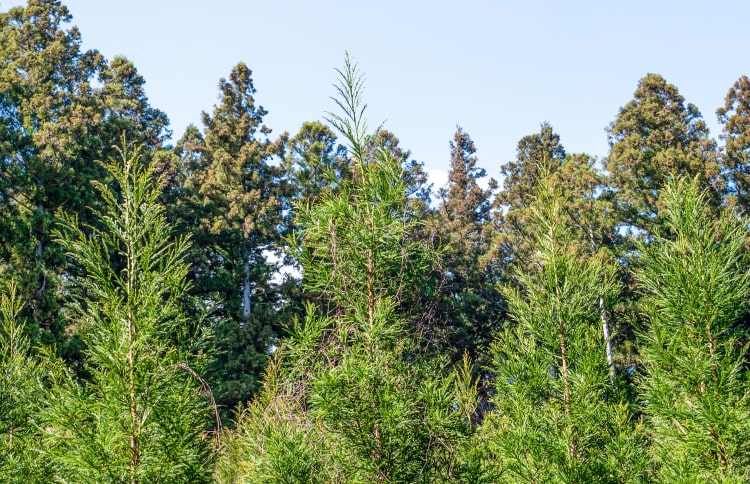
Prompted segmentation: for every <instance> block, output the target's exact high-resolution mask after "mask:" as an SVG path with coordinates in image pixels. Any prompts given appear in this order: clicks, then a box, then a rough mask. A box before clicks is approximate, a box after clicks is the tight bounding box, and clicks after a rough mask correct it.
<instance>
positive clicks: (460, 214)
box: [429, 127, 503, 360]
mask: <svg viewBox="0 0 750 484" xmlns="http://www.w3.org/2000/svg"><path fill="white" fill-rule="evenodd" d="M450 148H451V168H450V171H449V172H448V185H447V187H445V188H443V189H441V190H440V191H439V192H438V196H439V197H440V199H441V203H440V205H439V207H438V209H437V212H436V214H435V216H434V218H433V220H432V221H431V222H430V225H431V227H430V229H429V231H430V232H432V233H434V234H435V235H437V237H438V238H439V240H440V243H441V244H442V245H443V246H444V248H443V251H442V256H443V257H442V263H441V273H440V275H441V277H442V278H444V279H443V280H442V281H441V284H440V285H439V286H438V287H439V291H440V293H439V294H440V296H439V297H440V301H439V305H438V308H437V312H438V313H439V314H437V315H436V316H435V319H437V321H438V324H439V325H441V326H444V327H445V328H446V330H447V331H448V333H449V334H448V335H447V338H446V339H447V340H448V341H449V346H450V351H454V352H455V353H456V354H457V355H458V356H459V357H460V355H461V354H462V353H463V352H464V351H468V352H469V355H470V356H471V357H472V359H474V360H476V359H477V358H478V356H479V353H480V352H481V351H482V350H483V349H486V347H487V346H488V345H489V342H490V341H491V339H492V332H493V330H495V329H497V327H498V325H499V323H500V321H501V320H502V318H503V305H502V303H501V298H499V297H498V295H497V292H496V291H495V283H496V281H497V278H498V277H499V274H497V272H499V271H497V270H496V268H495V267H494V266H492V265H491V264H486V263H485V262H484V260H483V258H484V257H485V256H486V255H487V253H488V252H489V250H490V245H491V242H492V236H493V231H492V228H493V227H492V221H491V212H490V210H491V208H492V204H491V197H492V191H493V190H494V189H495V188H496V182H495V180H493V179H490V181H489V186H488V187H487V188H486V189H485V188H482V187H481V186H480V185H479V182H480V180H481V179H482V178H484V177H485V176H486V172H485V170H484V169H483V168H480V167H478V166H477V158H476V156H475V155H474V153H475V152H476V148H475V147H474V142H473V141H472V140H471V137H470V136H469V135H468V133H466V132H464V131H463V130H462V129H461V128H460V127H459V128H458V129H457V130H456V134H455V135H454V137H453V141H451V143H450ZM436 329H437V328H436Z"/></svg>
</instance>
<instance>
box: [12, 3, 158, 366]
mask: <svg viewBox="0 0 750 484" xmlns="http://www.w3.org/2000/svg"><path fill="white" fill-rule="evenodd" d="M70 21H71V16H70V13H69V12H68V9H67V8H66V7H65V6H63V5H62V4H61V2H60V1H57V0H30V1H29V2H28V4H27V5H26V6H19V7H13V8H11V9H10V10H9V11H7V12H2V13H0V30H1V32H2V35H0V59H1V60H0V93H2V94H0V271H2V273H4V274H5V277H6V278H13V279H14V280H16V281H17V283H18V287H19V291H20V294H21V297H22V299H23V300H24V301H26V302H27V304H26V305H25V306H24V311H23V316H24V317H26V318H27V319H28V321H29V322H30V323H31V324H34V325H36V326H37V327H38V328H39V329H40V330H41V331H40V332H39V333H40V334H39V335H38V338H40V339H41V340H42V341H43V342H45V343H49V344H55V346H56V348H57V350H58V352H59V354H60V355H62V356H64V357H65V358H66V360H67V361H68V363H69V364H70V365H71V366H72V367H75V368H78V369H80V364H81V363H80V358H81V354H80V340H78V338H77V337H76V335H75V334H73V332H72V331H69V330H67V329H66V328H65V324H64V320H63V318H62V317H61V315H60V309H61V307H62V305H63V301H62V298H61V294H60V293H59V291H56V288H57V287H59V286H60V285H61V284H62V281H63V280H64V279H65V278H66V277H70V274H63V272H64V271H65V269H66V266H65V257H64V255H63V251H62V249H61V248H60V247H59V246H58V245H57V244H56V243H55V242H54V240H52V239H53V238H52V235H51V230H52V228H53V227H54V226H55V224H56V222H57V221H56V219H55V213H56V211H57V210H58V209H59V208H61V207H65V210H67V211H68V212H69V213H74V214H76V215H77V216H78V217H79V219H80V220H81V221H88V220H89V219H90V217H89V215H90V212H89V209H88V208H87V207H95V206H96V205H97V204H98V200H97V195H96V192H95V191H94V190H93V189H92V188H91V183H90V181H91V180H99V181H102V182H105V183H106V182H107V176H108V175H107V174H106V173H105V171H104V170H103V169H102V168H101V167H100V166H99V165H98V164H96V163H94V161H93V160H97V159H107V157H108V156H110V155H111V154H112V153H113V152H112V148H111V146H112V145H113V144H116V143H117V140H118V139H119V137H120V136H122V135H123V134H125V135H127V136H128V139H130V140H132V141H134V142H138V143H143V144H145V145H146V146H148V147H149V148H153V147H157V146H158V145H160V144H161V142H162V141H163V140H164V137H165V127H166V125H167V124H168V120H167V117H166V115H164V113H162V112H161V111H159V110H156V109H154V108H152V107H150V106H149V104H148V100H147V98H146V96H145V93H144V91H143V84H144V80H143V78H142V77H141V76H140V75H138V73H137V71H136V70H135V67H134V66H133V65H132V64H131V63H130V62H129V61H127V60H126V59H124V58H115V59H113V60H112V61H111V62H109V63H108V62H107V61H106V60H105V59H104V58H103V57H102V55H101V54H100V53H98V52H97V51H94V50H90V51H83V50H82V49H81V34H80V32H79V31H78V29H77V28H76V27H71V26H69V25H68V24H69V23H70ZM34 333H36V332H34ZM71 335H72V336H71ZM34 337H35V339H36V338H37V335H36V334H34Z"/></svg>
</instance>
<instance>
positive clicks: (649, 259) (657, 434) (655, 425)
mask: <svg viewBox="0 0 750 484" xmlns="http://www.w3.org/2000/svg"><path fill="white" fill-rule="evenodd" d="M701 187H702V180H701V179H700V178H696V179H694V180H688V179H686V178H680V179H678V180H675V181H673V182H670V183H669V184H667V185H666V186H665V188H664V190H663V192H662V193H663V198H664V206H663V209H662V211H661V213H660V217H661V218H662V219H663V220H664V222H665V224H664V226H663V227H662V228H661V230H660V231H659V232H658V233H656V234H655V240H654V242H653V243H652V244H649V245H648V246H644V247H641V250H642V261H641V268H640V269H639V271H638V272H637V273H636V277H637V281H638V284H639V288H640V289H641V291H642V292H643V296H644V297H643V298H642V300H641V302H640V308H641V310H642V312H643V313H644V315H645V316H646V318H647V322H646V329H645V330H644V332H643V334H642V335H641V345H640V349H641V354H642V365H643V370H644V373H643V375H642V378H641V379H640V382H639V392H640V397H641V400H642V402H643V405H644V408H643V410H644V412H645V414H646V415H647V418H648V425H649V433H650V434H651V435H652V439H653V453H654V456H655V460H656V464H657V466H658V481H659V482H738V483H739V482H747V480H748V478H750V453H748V446H747V442H748V441H749V439H750V400H749V399H748V395H750V385H749V384H748V374H747V362H748V356H749V355H748V348H747V345H746V344H743V343H742V342H741V338H743V337H746V335H747V328H746V327H745V326H743V325H742V324H741V318H742V316H743V315H744V314H745V313H746V312H747V297H748V293H750V275H749V274H748V271H747V267H748V260H747V253H746V252H745V250H744V248H743V240H744V239H745V236H746V228H745V227H746V225H745V223H744V222H743V221H741V220H738V219H737V218H736V217H735V216H734V215H733V214H731V213H730V212H728V211H726V210H722V211H721V213H720V214H719V215H716V214H715V213H713V212H712V210H711V209H710V200H711V198H710V195H709V194H708V193H706V191H705V190H702V189H701Z"/></svg>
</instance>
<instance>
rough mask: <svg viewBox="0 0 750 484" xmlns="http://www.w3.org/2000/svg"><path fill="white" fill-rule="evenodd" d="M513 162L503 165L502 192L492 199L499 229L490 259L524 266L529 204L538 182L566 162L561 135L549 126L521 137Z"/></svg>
mask: <svg viewBox="0 0 750 484" xmlns="http://www.w3.org/2000/svg"><path fill="white" fill-rule="evenodd" d="M516 151H517V154H516V161H511V162H509V163H507V164H505V165H503V167H502V169H501V173H502V175H503V178H504V181H503V189H502V190H501V191H500V193H498V195H497V197H496V198H495V208H496V209H498V210H496V212H495V214H496V216H497V217H498V218H499V221H498V226H499V228H500V231H499V233H498V234H497V237H496V241H495V246H496V247H495V249H494V253H493V257H495V258H496V259H497V260H498V261H499V262H513V261H516V260H518V261H519V262H520V263H523V262H524V260H525V258H526V257H527V255H528V254H527V253H528V249H527V248H525V247H523V246H522V244H521V242H522V241H523V240H526V239H528V235H529V231H533V229H531V227H532V225H531V224H530V223H529V216H528V205H529V203H530V200H532V199H533V196H534V193H535V192H536V190H537V189H538V184H539V181H540V180H541V179H542V178H544V177H545V176H547V175H550V174H552V173H554V172H555V171H556V170H557V168H558V167H559V166H560V165H561V164H562V162H563V160H564V159H565V148H564V147H563V145H562V144H561V143H560V136H559V135H558V134H557V133H555V131H554V130H553V129H552V126H551V125H550V124H549V123H543V124H542V126H541V129H540V131H539V133H536V134H532V135H528V136H524V137H523V138H522V139H521V140H520V141H519V142H518V147H517V149H516Z"/></svg>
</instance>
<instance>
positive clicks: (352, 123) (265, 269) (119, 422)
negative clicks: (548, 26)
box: [0, 0, 750, 483]
mask: <svg viewBox="0 0 750 484" xmlns="http://www.w3.org/2000/svg"><path fill="white" fill-rule="evenodd" d="M70 20H71V18H70V15H69V14H68V12H67V9H66V8H65V7H64V6H63V5H62V4H61V3H60V2H58V1H53V0H30V1H29V2H28V4H27V5H26V6H23V7H14V8H12V9H10V10H9V11H7V12H3V13H1V14H0V28H2V37H0V50H1V51H2V57H0V59H2V60H1V61H0V62H1V64H0V127H1V129H0V155H1V156H2V164H1V165H0V213H2V216H1V217H0V240H1V241H2V243H0V259H1V262H0V283H1V284H2V288H3V292H2V294H3V295H2V300H1V301H0V314H1V315H2V327H1V328H0V371H1V372H2V375H3V378H2V379H0V436H1V437H0V476H2V479H6V480H8V481H10V482H52V481H55V480H57V481H61V482H131V483H136V482H203V481H217V482H746V481H747V480H748V479H750V448H749V447H748V446H747V442H748V441H749V440H750V376H749V373H748V362H749V358H748V343H749V342H750V341H749V340H748V322H747V301H748V293H749V292H750V280H749V276H748V262H749V261H748V253H747V244H748V225H747V220H746V218H745V216H746V215H747V212H748V210H750V192H749V190H750V178H748V176H749V175H748V172H749V166H750V165H748V154H750V80H748V78H747V77H746V76H742V77H740V78H739V80H738V81H737V82H736V83H735V84H734V85H733V86H731V88H730V90H729V92H728V94H727V96H726V103H725V105H724V106H722V107H720V108H719V110H718V111H717V114H718V116H719V120H720V122H721V125H722V128H723V131H722V133H721V134H720V136H719V140H720V141H721V143H719V142H717V141H716V140H715V139H714V138H712V137H711V136H710V135H709V132H708V129H707V128H706V125H705V123H704V121H703V119H702V116H701V113H700V112H699V110H698V109H697V108H696V107H695V106H693V105H692V104H689V103H686V101H685V100H684V99H683V97H682V96H681V95H680V94H679V92H678V90H677V88H676V87H675V86H673V85H671V84H669V83H667V82H666V80H665V79H663V78H662V77H661V76H659V75H657V74H648V75H646V76H645V77H644V78H642V79H641V80H640V81H639V82H638V85H637V88H636V91H635V93H634V96H633V99H632V100H631V101H630V102H629V103H628V104H626V105H625V106H623V107H622V108H620V110H619V112H618V113H617V114H616V116H615V119H614V121H613V122H612V123H611V124H610V125H609V127H608V128H607V132H608V136H609V141H610V152H609V153H608V155H607V156H606V157H605V158H603V159H601V160H598V159H596V158H595V157H593V156H591V155H588V154H585V153H567V152H566V150H565V149H564V147H563V145H562V143H561V140H560V137H559V136H558V135H557V134H556V133H555V131H554V129H553V127H552V126H550V125H549V124H548V123H543V124H542V125H541V127H540V130H539V132H538V133H534V134H530V135H528V136H526V137H524V138H523V139H521V140H520V141H519V143H518V149H517V156H516V159H515V160H512V161H509V162H508V163H505V164H504V165H503V166H502V169H501V172H502V175H503V179H502V183H497V182H496V181H494V180H490V181H489V182H487V183H484V182H483V179H484V178H486V173H485V170H484V169H482V168H480V167H479V165H478V160H477V157H476V156H475V152H476V149H475V146H474V144H473V142H472V140H471V137H470V136H469V134H468V133H466V132H465V131H463V130H462V129H461V128H460V127H459V128H457V130H456V133H455V136H454V138H453V140H451V141H450V143H449V147H450V153H449V156H450V172H449V176H448V183H447V185H446V186H445V187H441V188H439V189H438V190H437V191H435V190H433V189H432V187H431V186H430V185H429V184H428V183H427V182H428V180H427V176H426V174H425V171H424V167H423V165H422V163H420V162H417V161H415V160H413V159H412V158H411V155H410V153H409V151H408V150H406V149H405V148H403V147H401V146H400V144H399V141H398V138H397V137H396V135H395V134H393V133H390V132H389V131H387V130H386V129H383V128H376V129H373V128H372V127H370V126H368V125H367V120H366V110H365V107H364V106H365V103H364V100H363V99H362V91H363V78H362V75H361V73H360V71H359V69H358V66H357V65H356V63H354V62H353V61H352V60H351V59H350V58H349V57H347V58H346V59H345V62H344V65H343V66H342V68H341V69H340V70H339V71H338V74H339V76H340V77H339V82H338V83H337V84H336V92H334V99H335V100H336V102H337V105H338V106H337V107H338V109H337V111H335V112H332V113H329V114H328V116H327V117H326V119H325V120H323V121H311V122H307V123H304V124H303V126H302V127H301V129H300V130H299V132H298V133H296V134H294V135H291V134H288V133H282V134H281V135H278V136H273V135H272V132H271V130H270V129H269V128H267V127H266V126H265V125H264V124H263V117H264V116H265V115H266V114H267V113H266V111H265V110H264V109H263V108H262V107H261V106H259V105H258V104H257V103H256V99H255V96H256V92H255V88H254V86H253V81H252V73H251V71H250V69H249V68H248V67H247V66H246V65H245V64H242V63H239V64H237V66H236V67H234V68H233V69H232V71H231V72H230V74H229V76H228V77H227V78H225V79H221V80H220V81H219V96H218V101H217V104H216V105H215V106H214V108H213V109H212V111H211V112H210V113H209V112H204V113H202V115H201V127H200V128H199V127H197V126H189V127H188V128H187V129H186V131H185V133H184V134H183V135H182V136H181V137H180V138H179V140H178V141H177V142H176V144H175V145H174V146H171V145H169V143H168V140H169V121H168V118H167V115H166V114H165V113H163V112H161V111H160V110H158V109H157V108H155V107H153V106H151V105H150V104H149V101H148V99H147V97H146V95H145V93H144V90H143V85H144V79H143V78H142V77H141V76H140V75H139V74H138V72H137V70H136V69H135V67H134V66H133V64H132V63H130V62H129V61H128V60H127V59H125V58H122V57H117V58H114V59H112V60H108V59H105V58H104V57H103V56H101V54H99V53H98V52H96V51H82V50H81V37H80V33H79V32H78V31H77V29H75V27H70V26H69V22H70ZM336 133H338V134H336ZM290 267H293V268H296V270H297V272H299V275H300V276H299V277H281V276H280V275H279V270H280V268H290Z"/></svg>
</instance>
